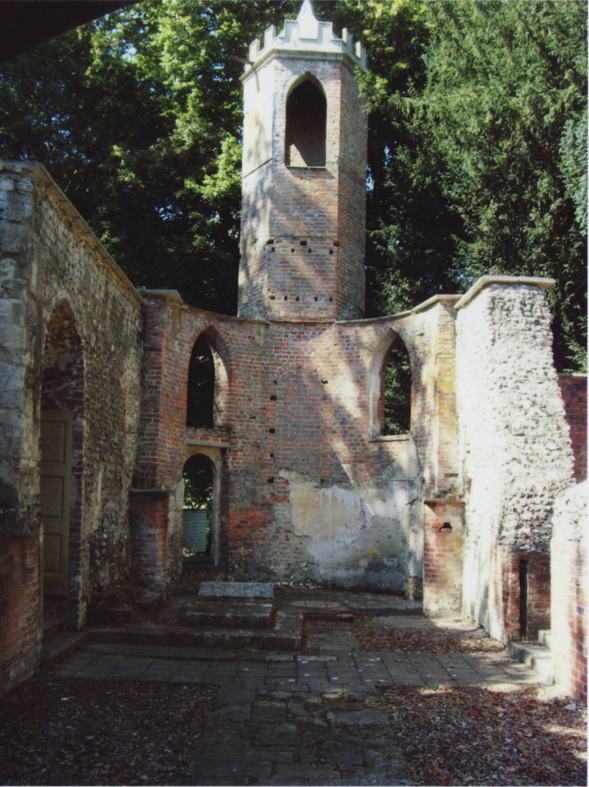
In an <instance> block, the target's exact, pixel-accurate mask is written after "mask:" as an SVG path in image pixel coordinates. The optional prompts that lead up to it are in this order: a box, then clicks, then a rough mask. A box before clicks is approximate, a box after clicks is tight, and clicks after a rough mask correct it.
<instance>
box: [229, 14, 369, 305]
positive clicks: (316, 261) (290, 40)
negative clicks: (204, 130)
mask: <svg viewBox="0 0 589 787" xmlns="http://www.w3.org/2000/svg"><path fill="white" fill-rule="evenodd" d="M308 22H309V25H310V27H308V29H307V30H306V33H305V34H304V35H305V37H304V39H302V38H301V37H300V36H301V35H302V33H301V31H302V30H303V27H304V26H305V24H306V23H305V21H304V20H303V19H301V18H299V20H298V21H296V22H287V23H286V26H285V29H284V30H283V31H282V32H281V33H280V34H278V35H277V34H276V31H275V30H274V29H273V28H270V29H269V30H268V31H267V32H266V35H265V37H264V43H263V45H262V47H261V48H260V46H259V44H258V43H257V42H254V44H253V45H252V47H250V59H251V60H252V61H253V65H252V66H251V68H248V69H247V70H246V73H245V74H244V76H243V83H244V112H245V123H244V146H243V201H242V218H241V264H240V273H239V314H240V316H242V317H246V318H249V317H253V318H257V319H264V318H268V319H275V320H289V319H292V320H298V319H315V320H334V319H346V318H354V317H359V316H361V315H362V314H363V312H364V278H365V277H364V246H365V239H364V236H365V203H366V186H365V180H366V137H367V122H366V115H365V114H364V113H363V112H362V111H361V110H360V97H359V91H358V86H357V82H356V78H355V76H354V73H353V69H354V67H356V66H358V65H361V64H362V58H361V57H358V56H357V55H356V53H355V51H354V48H353V46H352V42H351V39H349V38H347V37H346V39H347V40H346V41H343V40H340V39H338V38H337V36H335V35H334V34H333V30H332V26H331V23H329V22H322V23H319V22H317V21H316V20H314V21H313V20H308ZM318 52H320V53H321V58H318V57H317V53H318ZM309 78H310V79H311V80H313V82H314V84H317V85H318V86H319V89H320V90H321V91H322V92H323V94H324V95H325V99H326V102H327V120H326V161H325V166H324V167H304V166H296V167H294V166H287V164H286V160H287V155H286V154H287V151H286V147H285V146H286V138H287V129H286V119H287V112H286V105H287V101H288V97H289V95H290V94H291V92H292V90H293V88H295V87H296V86H297V85H299V84H300V83H301V82H303V81H304V80H305V79H309Z"/></svg>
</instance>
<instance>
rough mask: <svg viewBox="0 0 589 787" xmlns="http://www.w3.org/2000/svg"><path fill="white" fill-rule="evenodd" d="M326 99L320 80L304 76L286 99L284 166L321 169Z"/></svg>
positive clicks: (324, 142) (325, 122) (324, 155)
mask: <svg viewBox="0 0 589 787" xmlns="http://www.w3.org/2000/svg"><path fill="white" fill-rule="evenodd" d="M326 137H327V99H326V98H325V93H324V91H323V87H322V86H321V83H320V82H319V80H318V79H317V78H316V77H314V76H313V75H312V74H305V75H304V76H303V77H301V79H299V80H298V81H297V82H295V84H294V85H293V87H292V88H291V90H290V92H289V94H288V96H287V99H286V132H285V163H286V165H287V167H324V166H325V162H326Z"/></svg>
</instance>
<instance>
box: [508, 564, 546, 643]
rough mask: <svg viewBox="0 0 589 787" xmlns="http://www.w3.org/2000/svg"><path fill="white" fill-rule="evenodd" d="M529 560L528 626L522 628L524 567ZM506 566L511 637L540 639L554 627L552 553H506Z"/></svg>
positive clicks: (515, 638)
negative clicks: (551, 584) (539, 633)
mask: <svg viewBox="0 0 589 787" xmlns="http://www.w3.org/2000/svg"><path fill="white" fill-rule="evenodd" d="M523 561H525V562H526V563H527V566H528V568H527V607H526V609H527V625H526V631H525V632H523V631H522V620H521V606H520V603H521V581H520V567H521V564H522V562H523ZM497 565H498V566H499V565H502V577H501V582H502V589H503V615H504V622H505V631H506V634H507V638H508V639H509V640H520V639H522V638H523V637H524V636H525V639H536V638H537V636H538V631H539V630H541V629H549V628H550V555H547V554H535V553H527V552H526V553H509V552H508V551H507V550H506V551H505V552H504V559H503V561H502V562H499V563H498V564H497Z"/></svg>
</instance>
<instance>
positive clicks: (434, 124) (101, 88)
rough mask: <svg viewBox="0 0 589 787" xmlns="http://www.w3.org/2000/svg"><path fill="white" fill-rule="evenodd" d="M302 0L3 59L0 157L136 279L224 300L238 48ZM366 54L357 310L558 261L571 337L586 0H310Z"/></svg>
mask: <svg viewBox="0 0 589 787" xmlns="http://www.w3.org/2000/svg"><path fill="white" fill-rule="evenodd" d="M299 5H300V3H299V1H298V0H279V1H278V2H273V0H258V1H257V2H255V3H254V2H249V3H244V2H243V1H242V0H217V1H216V2H215V3H210V2H207V1H206V0H167V1H166V2H165V3H154V2H140V3H137V4H135V5H133V6H130V7H128V8H125V9H123V10H121V11H118V12H116V13H113V14H110V15H109V16H106V17H103V18H101V19H99V20H97V21H95V22H94V23H92V24H90V25H86V26H84V27H81V28H79V29H77V30H74V31H72V32H70V33H67V34H65V35H63V36H60V37H58V38H56V39H52V40H50V41H48V42H46V43H45V44H43V45H42V46H39V47H37V48H36V49H34V50H31V51H30V52H28V53H25V54H24V55H22V56H21V57H19V58H17V59H16V60H14V61H13V62H11V63H7V64H5V65H4V66H3V68H2V69H1V70H0V155H1V156H3V157H4V158H16V159H19V158H30V159H37V160H40V161H43V162H44V163H45V164H46V165H47V167H48V169H49V170H50V172H51V173H52V175H53V176H54V177H55V178H56V180H57V181H58V183H59V184H60V185H61V186H62V188H64V190H65V191H66V193H67V194H68V196H69V197H70V199H71V200H72V201H73V202H74V204H75V205H76V207H77V208H78V209H79V210H80V212H81V213H82V214H83V215H84V216H85V217H86V218H87V220H88V221H89V223H90V225H91V226H92V227H93V229H94V230H95V232H96V233H97V235H98V236H99V238H101V239H102V241H103V242H104V243H105V244H106V245H107V246H108V248H109V250H110V251H111V252H112V253H113V254H114V255H115V258H116V259H117V261H118V262H119V264H120V265H121V266H122V267H123V268H124V269H125V270H126V271H127V273H128V274H129V275H130V276H131V278H132V279H133V281H134V282H135V283H137V284H139V285H148V286H154V287H174V288H177V289H179V290H180V291H181V292H182V294H183V295H184V297H185V298H186V299H187V300H188V301H189V302H190V303H193V304H195V305H199V306H203V307H206V308H208V309H211V310H217V311H221V312H227V313H232V312H234V311H235V307H236V288H237V265H238V259H239V248H238V233H239V208H240V164H241V152H240V139H241V124H242V106H241V84H240V81H239V77H240V75H241V73H242V69H243V66H242V64H241V63H240V62H239V61H238V60H237V59H236V56H244V55H245V53H246V51H247V46H248V45H249V43H250V41H251V40H253V39H254V38H255V37H259V36H260V35H262V33H263V31H264V29H265V28H266V27H267V26H268V25H270V24H276V25H277V26H280V25H282V23H283V21H284V19H285V17H290V18H292V17H293V16H295V15H296V13H297V11H298V7H299ZM315 11H316V14H317V15H318V16H319V17H321V18H322V19H331V20H333V21H334V23H335V26H336V30H340V29H341V28H342V27H344V26H345V27H348V28H349V29H350V31H351V32H352V33H353V35H354V36H355V38H357V39H361V40H362V41H363V43H364V44H365V46H366V47H367V49H368V53H369V63H370V71H369V72H368V73H367V74H364V73H360V74H358V78H359V79H360V82H361V86H362V94H363V99H364V102H365V103H366V105H367V106H368V108H369V111H370V120H369V139H368V170H369V171H368V174H369V179H368V183H369V189H368V195H367V196H368V199H367V255H366V259H367V275H368V303H367V310H368V313H369V315H374V314H379V313H384V312H395V311H399V310H401V309H404V308H406V307H408V306H412V305H415V304H416V303H418V302H419V301H422V300H425V299H426V298H428V297H429V296H431V295H432V294H435V293H437V292H442V291H446V292H451V291H457V290H464V288H465V287H467V286H468V285H469V284H470V283H471V282H472V281H473V280H474V279H475V278H476V277H478V276H479V275H481V274H483V273H489V272H496V273H512V274H534V275H547V276H554V277H555V278H556V279H557V282H558V284H557V288H556V292H555V293H554V295H553V296H552V297H553V302H554V307H555V314H556V320H555V350H556V354H557V359H558V363H559V366H560V367H561V368H563V367H564V368H578V367H579V365H580V363H581V362H582V354H583V353H582V347H583V345H584V336H585V323H586V321H585V306H584V304H585V288H584V280H585V277H584V265H585V262H584V260H585V258H584V255H585V245H586V232H587V210H586V124H587V119H586V118H587V115H586V98H585V96H586V3H584V2H560V1H557V0H536V1H535V2H530V1H529V0H510V2H500V0H484V1H482V0H480V1H477V0H453V1H452V2H443V3H441V2H425V1H423V0H325V2H317V3H315Z"/></svg>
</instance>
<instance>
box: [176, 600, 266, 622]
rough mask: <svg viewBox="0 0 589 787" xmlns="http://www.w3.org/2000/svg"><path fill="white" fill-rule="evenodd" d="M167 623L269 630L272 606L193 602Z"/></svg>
mask: <svg viewBox="0 0 589 787" xmlns="http://www.w3.org/2000/svg"><path fill="white" fill-rule="evenodd" d="M169 617H170V616H168V621H167V622H170V623H171V622H175V623H177V624H180V625H182V626H218V627H221V628H268V627H269V626H270V625H271V623H272V604H271V603H261V602H255V601H254V602H246V603H244V602H242V603H227V602H225V603H224V604H222V605H221V604H219V603H215V602H212V603H211V602H208V603H207V602H204V603H203V602H192V603H190V604H187V605H186V606H183V607H181V608H180V609H177V610H175V611H174V612H172V613H171V619H169Z"/></svg>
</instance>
